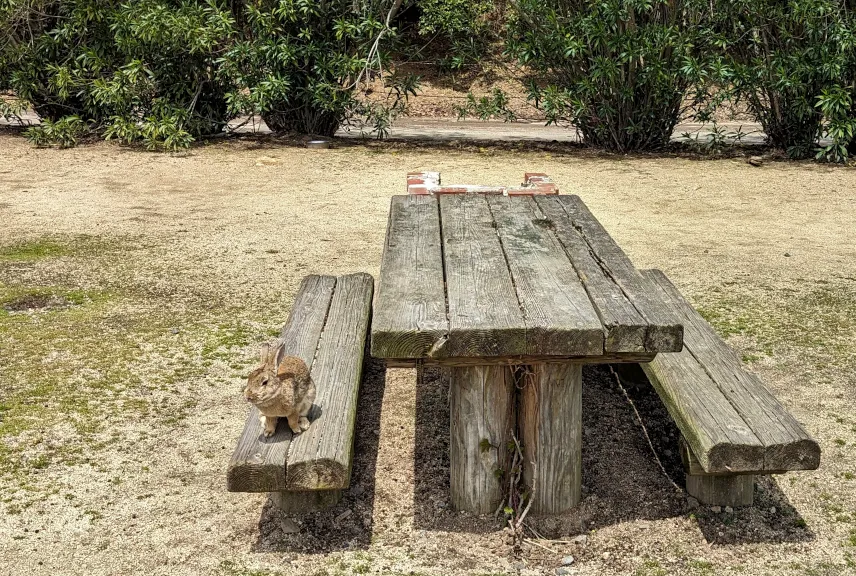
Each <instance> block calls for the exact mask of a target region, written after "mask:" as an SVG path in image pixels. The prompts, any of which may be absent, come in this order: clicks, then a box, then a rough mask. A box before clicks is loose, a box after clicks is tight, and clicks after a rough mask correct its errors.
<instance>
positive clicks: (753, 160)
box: [747, 156, 764, 166]
mask: <svg viewBox="0 0 856 576" xmlns="http://www.w3.org/2000/svg"><path fill="white" fill-rule="evenodd" d="M747 162H748V163H749V164H750V165H752V166H763V165H764V159H763V158H762V157H761V156H750V157H749V160H747Z"/></svg>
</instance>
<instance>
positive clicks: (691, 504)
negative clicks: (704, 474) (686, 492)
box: [687, 496, 699, 510]
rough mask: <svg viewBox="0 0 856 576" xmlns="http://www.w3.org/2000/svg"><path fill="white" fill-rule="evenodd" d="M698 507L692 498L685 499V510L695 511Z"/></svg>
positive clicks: (696, 501) (697, 502) (697, 503)
mask: <svg viewBox="0 0 856 576" xmlns="http://www.w3.org/2000/svg"><path fill="white" fill-rule="evenodd" d="M698 507H699V501H698V500H696V499H695V498H693V497H692V496H690V497H688V498H687V508H689V509H690V510H695V509H696V508H698Z"/></svg>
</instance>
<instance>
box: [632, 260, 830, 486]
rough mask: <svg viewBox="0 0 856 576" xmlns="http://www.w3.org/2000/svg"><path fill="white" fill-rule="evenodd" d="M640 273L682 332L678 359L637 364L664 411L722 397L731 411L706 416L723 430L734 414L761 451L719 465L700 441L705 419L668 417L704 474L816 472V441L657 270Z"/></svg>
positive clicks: (732, 421)
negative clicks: (747, 457) (646, 377)
mask: <svg viewBox="0 0 856 576" xmlns="http://www.w3.org/2000/svg"><path fill="white" fill-rule="evenodd" d="M643 275H644V276H645V277H646V278H647V279H648V280H649V281H650V282H651V283H652V284H653V285H656V286H657V288H658V289H659V290H660V292H661V296H662V297H663V301H664V302H666V303H668V305H669V306H670V307H671V308H672V309H673V310H674V313H675V314H676V315H677V316H678V320H679V321H680V322H682V323H683V325H684V328H685V333H684V347H685V350H684V352H682V353H681V354H680V355H675V354H664V355H660V356H657V357H656V358H655V359H654V360H653V361H651V362H650V363H648V364H643V365H642V367H643V370H645V372H646V374H648V377H649V379H650V380H651V382H652V384H654V385H655V387H656V388H657V391H658V393H660V397H661V398H662V399H663V402H664V403H665V404H666V406H667V408H669V407H670V405H673V406H674V405H677V404H680V403H684V402H695V400H689V399H690V398H694V399H695V398H698V399H701V400H704V401H705V402H708V405H707V406H705V408H710V407H712V406H713V403H712V400H710V399H711V398H716V399H717V401H719V399H720V398H724V399H725V401H726V402H727V403H728V405H729V406H730V407H731V409H730V410H723V409H722V408H721V407H717V408H716V411H715V412H712V415H713V416H714V419H715V420H716V422H717V424H718V425H719V426H720V427H722V426H723V425H725V426H727V427H729V428H730V427H732V426H733V425H737V424H736V423H735V418H734V415H735V414H737V415H738V418H739V420H740V422H742V426H743V427H744V428H746V429H748V430H750V431H751V432H752V434H754V436H755V437H756V438H757V440H758V442H760V445H761V448H762V449H761V451H760V453H759V454H758V456H757V457H755V459H754V461H747V460H746V459H745V458H741V459H737V460H733V461H729V460H728V459H725V460H724V461H722V462H721V461H720V460H719V459H718V458H712V454H713V450H714V449H715V448H716V445H711V444H708V443H706V442H704V441H702V440H701V439H702V438H703V437H704V436H705V435H706V434H708V435H709V432H710V430H712V429H713V428H712V426H711V424H710V422H709V419H706V418H704V417H701V416H700V415H698V414H693V415H692V416H691V417H689V418H683V419H682V420H679V418H678V417H677V416H676V415H675V414H672V416H673V418H675V421H676V423H678V427H679V428H681V432H682V433H683V434H684V437H685V438H686V439H687V442H688V444H689V445H690V447H691V449H692V451H693V453H694V454H695V456H696V457H697V458H698V461H699V463H700V464H701V466H702V468H703V469H704V470H705V471H706V472H708V473H723V472H755V473H765V472H766V473H772V472H780V471H782V470H813V469H815V468H817V467H818V466H819V465H820V447H819V446H818V444H817V442H816V441H814V440H813V439H812V438H811V437H810V436H809V435H808V433H807V432H806V431H805V429H804V428H803V427H802V426H801V425H800V423H799V422H797V420H796V419H795V418H794V417H793V416H792V415H791V414H790V413H789V412H788V411H787V409H786V408H785V407H784V406H783V405H782V404H781V403H780V402H779V401H778V400H777V399H776V397H775V396H774V395H773V394H772V392H771V391H770V390H769V389H768V388H767V387H766V386H765V385H764V383H763V382H761V380H760V379H759V378H758V377H757V376H755V375H754V374H751V373H749V372H747V371H746V370H744V369H743V368H742V366H741V363H740V359H739V358H738V357H737V355H736V354H735V353H734V351H733V350H731V348H730V347H729V346H728V345H727V344H726V343H725V342H724V341H723V340H722V339H721V338H720V337H719V336H718V335H717V334H716V332H715V331H714V330H713V328H712V327H711V326H710V325H709V324H708V323H707V322H705V320H704V318H702V317H701V315H699V314H698V312H696V311H695V310H694V309H693V308H692V306H691V305H690V304H689V303H688V302H687V301H686V300H685V299H684V298H683V296H681V294H680V292H678V290H677V288H675V287H674V285H672V283H671V282H669V280H668V279H667V278H666V276H665V275H664V274H663V273H662V272H660V271H659V270H647V271H644V272H643ZM702 372H703V374H702ZM699 397H700V398H699ZM701 409H702V408H701V407H699V410H701ZM671 411H672V409H671V408H670V413H671ZM675 412H679V411H677V410H675Z"/></svg>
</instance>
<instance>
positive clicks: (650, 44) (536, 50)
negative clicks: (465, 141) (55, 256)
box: [0, 0, 856, 161]
mask: <svg viewBox="0 0 856 576" xmlns="http://www.w3.org/2000/svg"><path fill="white" fill-rule="evenodd" d="M500 53H501V54H500ZM425 54H433V55H434V56H437V58H436V59H437V60H438V64H439V70H440V71H441V72H444V71H445V72H452V73H455V72H456V71H459V70H460V69H462V67H464V66H472V65H473V63H478V62H480V61H482V60H483V59H484V58H486V57H487V56H490V55H492V56H493V57H494V58H496V59H498V60H499V61H503V60H504V61H505V62H511V61H517V62H518V63H520V64H521V65H522V66H523V70H524V71H525V72H526V73H527V74H528V75H529V84H528V91H529V95H530V98H531V100H532V102H533V103H534V104H535V105H536V106H537V107H539V108H540V109H541V110H542V111H543V112H544V114H545V116H546V118H547V120H548V121H550V122H563V123H567V124H570V125H573V126H574V127H576V128H577V129H579V131H580V133H581V134H582V136H583V139H584V140H585V141H586V142H587V143H589V144H591V145H594V146H598V147H603V148H607V149H610V150H616V151H629V150H641V149H656V148H660V147H663V146H665V145H666V144H668V141H669V137H670V135H671V133H672V131H673V129H674V127H675V125H676V123H677V122H679V121H680V120H682V119H685V118H687V117H688V115H689V114H693V115H695V116H696V118H698V119H701V120H705V119H708V118H710V115H711V113H712V111H713V110H714V109H715V108H716V107H717V106H718V105H720V104H721V103H723V102H729V103H733V102H739V103H741V105H742V106H745V107H746V109H748V111H749V112H750V113H751V114H752V115H753V116H754V117H755V118H756V119H757V120H758V121H759V122H760V123H761V124H762V126H763V128H764V130H765V132H766V133H767V135H768V137H769V140H770V143H771V144H772V145H774V146H777V147H780V148H782V149H783V150H786V151H787V152H788V154H789V155H791V156H793V157H806V156H810V155H816V156H817V157H818V158H825V159H828V160H831V161H845V160H846V159H847V157H848V155H852V154H854V153H856V137H854V134H855V133H856V0H511V1H509V2H506V0H470V1H463V0H135V1H133V2H129V1H122V0H0V93H3V92H5V93H7V94H14V95H16V96H17V98H18V100H14V101H13V100H9V99H6V100H3V99H0V114H3V115H7V116H8V115H11V114H14V113H15V112H16V110H15V107H16V106H17V107H21V106H32V107H33V108H34V109H35V110H36V111H37V112H38V113H39V114H40V116H41V117H42V118H43V124H42V126H40V127H38V128H34V129H31V130H30V131H29V133H28V134H29V136H30V137H31V138H32V139H33V140H34V141H35V142H36V143H38V144H52V143H57V144H60V145H65V146H68V145H73V144H74V143H75V142H76V141H77V139H78V138H79V137H81V136H82V135H84V134H99V135H102V136H103V137H106V138H116V139H119V140H121V141H123V142H128V143H132V142H140V143H142V144H144V145H146V146H148V147H150V148H166V149H178V148H182V147H186V146H188V145H189V144H190V143H191V142H192V141H193V140H196V139H199V138H204V137H206V136H209V135H212V134H216V133H221V132H222V131H223V128H224V126H225V125H226V124H227V123H228V122H229V121H230V120H232V119H234V118H236V117H238V116H241V115H244V114H254V115H260V116H262V117H263V118H264V119H265V120H266V122H267V123H268V125H269V126H270V127H271V128H273V129H275V130H283V131H294V132H299V133H306V134H321V135H331V134H333V133H334V132H335V131H336V129H338V128H339V127H341V126H343V125H347V124H349V123H350V122H352V121H353V120H358V121H359V122H360V123H361V125H368V126H369V129H370V130H374V131H376V132H377V134H378V135H381V136H382V135H383V134H385V132H386V128H387V127H388V125H389V123H390V122H391V120H392V119H393V118H394V116H395V115H396V114H399V113H401V112H402V111H403V110H404V106H405V102H406V99H407V97H408V96H409V95H412V94H414V93H415V91H416V88H417V82H416V79H414V78H412V77H408V76H403V75H396V74H391V73H390V70H392V69H393V68H394V66H393V65H394V63H395V61H403V60H413V59H415V56H424V55H425ZM381 84H382V85H383V86H384V87H385V92H384V94H381V95H379V94H377V93H375V94H373V95H371V97H367V96H368V95H369V94H371V93H372V90H373V89H374V90H377V88H378V86H379V85H381ZM506 103H507V100H506V99H505V95H504V94H502V93H501V92H499V91H495V92H494V93H493V94H492V96H490V97H487V98H483V99H481V100H477V99H475V98H472V99H471V100H470V102H469V105H468V106H466V107H465V108H466V112H468V113H475V114H479V115H481V116H489V115H498V116H501V117H505V118H510V117H512V115H511V114H510V112H509V111H508V110H507V108H506ZM824 138H826V139H827V140H826V141H825V143H824V145H823V146H821V145H820V144H819V142H820V141H821V139H824Z"/></svg>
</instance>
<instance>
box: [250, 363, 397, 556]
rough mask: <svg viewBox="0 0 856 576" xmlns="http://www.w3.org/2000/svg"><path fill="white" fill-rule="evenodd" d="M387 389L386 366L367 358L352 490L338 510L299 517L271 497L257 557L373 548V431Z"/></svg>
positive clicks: (316, 410) (317, 413) (317, 412)
mask: <svg viewBox="0 0 856 576" xmlns="http://www.w3.org/2000/svg"><path fill="white" fill-rule="evenodd" d="M385 386H386V367H385V365H384V363H383V361H379V360H376V359H373V358H370V357H369V355H368V353H366V361H365V364H364V366H363V380H362V382H361V384H360V392H359V398H358V400H357V422H356V433H355V438H354V462H353V467H352V469H351V485H350V487H349V488H348V489H347V490H345V491H344V492H343V493H342V499H341V500H340V501H339V502H338V503H337V504H336V505H335V506H333V507H331V508H329V509H327V510H322V511H319V512H312V513H307V514H302V515H295V516H290V515H287V514H285V513H283V512H282V510H280V509H279V508H278V507H276V506H275V505H274V504H273V502H272V500H271V498H270V497H268V499H267V501H266V502H265V504H264V507H263V508H262V513H261V517H260V518H259V522H258V529H259V530H258V538H257V539H256V541H255V542H254V543H253V545H252V548H251V549H252V551H253V552H300V553H302V554H328V553H330V552H334V551H337V550H359V549H365V548H368V547H369V545H370V544H371V537H372V531H373V525H372V523H373V521H372V510H373V509H374V499H375V469H376V462H377V454H378V440H379V438H378V435H376V434H373V433H371V432H370V431H372V430H377V429H378V428H379V426H380V410H381V403H382V401H383V394H384V388H385ZM328 416H329V415H328ZM308 417H309V419H310V421H314V420H316V419H318V418H319V417H321V409H320V407H319V406H317V405H313V406H312V409H311V410H310V413H309V415H308ZM294 523H296V524H297V526H299V532H297V533H293V534H292V533H288V531H289V529H290V528H294Z"/></svg>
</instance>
